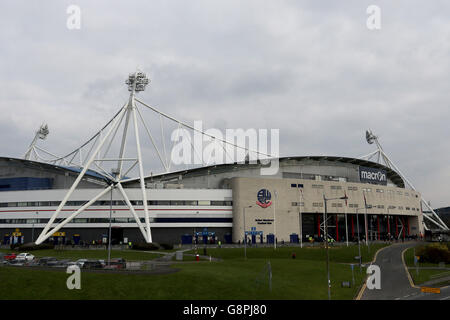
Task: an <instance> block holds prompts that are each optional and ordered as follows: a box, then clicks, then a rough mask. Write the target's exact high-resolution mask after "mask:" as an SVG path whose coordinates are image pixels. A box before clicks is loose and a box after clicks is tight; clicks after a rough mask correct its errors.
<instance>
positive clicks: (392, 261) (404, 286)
mask: <svg viewBox="0 0 450 320" xmlns="http://www.w3.org/2000/svg"><path fill="white" fill-rule="evenodd" d="M417 244H419V243H416V242H409V243H401V244H395V245H392V246H390V247H387V248H385V249H383V250H381V251H380V252H379V253H378V255H377V258H376V261H375V262H374V263H373V264H375V265H377V266H379V267H380V272H381V289H379V290H378V289H372V290H369V289H368V288H366V289H365V290H364V293H363V295H362V297H361V300H450V287H447V288H444V289H441V293H440V294H436V293H423V292H421V291H420V288H414V287H411V284H410V282H409V280H408V275H407V271H406V270H405V267H404V265H403V261H402V252H403V250H405V249H406V248H410V247H414V246H416V245H417Z"/></svg>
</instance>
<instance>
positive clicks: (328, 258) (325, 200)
mask: <svg viewBox="0 0 450 320" xmlns="http://www.w3.org/2000/svg"><path fill="white" fill-rule="evenodd" d="M347 199H348V197H347V195H345V196H343V197H340V198H330V199H327V198H325V193H324V194H323V202H324V205H325V219H324V221H323V227H324V229H325V249H326V252H327V280H328V300H331V281H330V256H329V254H328V227H327V220H328V217H327V201H328V200H347ZM336 227H337V226H336Z"/></svg>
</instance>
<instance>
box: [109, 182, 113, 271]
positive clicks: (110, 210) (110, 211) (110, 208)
mask: <svg viewBox="0 0 450 320" xmlns="http://www.w3.org/2000/svg"><path fill="white" fill-rule="evenodd" d="M112 191H113V188H111V201H110V202H109V230H108V266H110V265H111V233H112V232H111V220H112V202H113V196H112Z"/></svg>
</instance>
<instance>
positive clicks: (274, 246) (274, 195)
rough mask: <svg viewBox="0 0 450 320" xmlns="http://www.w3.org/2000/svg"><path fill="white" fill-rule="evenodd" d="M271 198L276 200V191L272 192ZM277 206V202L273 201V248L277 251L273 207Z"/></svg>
mask: <svg viewBox="0 0 450 320" xmlns="http://www.w3.org/2000/svg"><path fill="white" fill-rule="evenodd" d="M273 197H274V199H277V197H278V193H277V190H273ZM276 205H277V201H275V203H274V204H273V237H274V239H273V248H274V249H275V250H276V249H277V224H276V219H275V207H276Z"/></svg>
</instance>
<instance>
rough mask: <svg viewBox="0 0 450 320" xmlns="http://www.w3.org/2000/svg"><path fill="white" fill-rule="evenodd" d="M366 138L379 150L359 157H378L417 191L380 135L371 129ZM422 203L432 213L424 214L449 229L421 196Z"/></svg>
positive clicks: (441, 226) (378, 159) (437, 224)
mask: <svg viewBox="0 0 450 320" xmlns="http://www.w3.org/2000/svg"><path fill="white" fill-rule="evenodd" d="M366 140H367V143H368V144H373V143H375V144H376V146H377V150H375V151H373V152H371V153H369V154H367V155H364V156H362V157H359V158H360V159H365V160H371V159H372V158H376V161H377V162H378V163H380V164H383V163H382V162H384V164H385V165H386V166H387V167H388V168H391V169H392V170H394V171H396V172H397V173H398V174H399V175H400V176H401V177H402V179H403V180H404V181H405V182H406V184H407V185H408V186H409V187H410V188H411V189H412V190H414V191H417V190H416V188H415V187H414V186H413V184H412V183H411V182H410V181H409V180H408V179H407V178H406V176H405V175H404V174H403V173H402V172H401V171H400V170H399V169H398V167H397V166H396V165H395V164H394V163H393V162H392V160H391V159H390V158H389V157H388V156H387V154H386V153H385V152H384V150H383V148H382V147H381V144H380V142H379V141H378V137H377V136H376V135H374V134H373V133H372V131H371V130H367V131H366ZM421 201H422V204H424V205H425V207H427V208H428V209H429V210H430V213H425V212H424V213H423V216H424V217H425V218H426V219H427V220H429V221H430V222H432V223H433V224H434V225H436V226H437V227H438V228H439V229H442V230H449V228H448V227H447V225H446V224H445V223H444V222H443V221H442V220H441V218H439V216H438V215H437V214H436V212H435V211H434V210H433V208H431V206H430V205H429V204H428V202H427V201H426V200H425V199H424V198H423V197H421ZM424 227H425V229H427V227H426V225H425V224H424Z"/></svg>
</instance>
